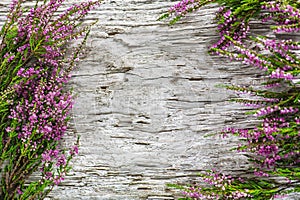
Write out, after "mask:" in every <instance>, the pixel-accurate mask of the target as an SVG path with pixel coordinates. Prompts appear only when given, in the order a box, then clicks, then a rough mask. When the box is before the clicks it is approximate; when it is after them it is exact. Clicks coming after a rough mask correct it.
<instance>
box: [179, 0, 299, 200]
mask: <svg viewBox="0 0 300 200" xmlns="http://www.w3.org/2000/svg"><path fill="white" fill-rule="evenodd" d="M201 2H202V3H203V2H204V1H201ZM198 3H200V2H198ZM218 3H220V4H221V6H222V7H221V8H220V10H219V11H218V12H217V14H216V20H217V23H218V32H219V34H220V38H219V41H218V42H217V43H216V44H214V45H213V46H212V48H211V50H210V51H211V53H215V54H218V55H221V56H225V57H227V58H229V59H230V60H237V61H240V62H241V63H243V64H246V65H247V66H249V67H256V68H259V69H261V70H262V72H263V73H265V76H264V77H263V78H264V80H265V82H263V83H262V84H261V85H256V86H253V87H251V86H248V85H244V86H236V85H228V86H224V87H225V88H227V89H229V90H232V91H234V92H235V93H237V94H238V97H237V98H234V99H233V101H236V102H239V103H243V104H246V105H247V106H248V107H250V108H251V109H252V110H251V111H250V112H248V113H250V114H252V115H253V116H254V117H256V118H257V122H258V123H257V124H256V126H254V127H252V128H246V129H241V128H234V127H229V128H225V129H224V130H223V131H221V135H222V137H227V136H228V135H229V134H232V135H234V136H238V137H240V138H241V143H240V144H238V145H237V147H236V148H235V150H237V152H244V153H243V154H245V153H247V157H248V159H249V161H250V162H251V163H252V167H251V168H250V169H249V171H250V172H251V173H252V176H247V177H244V178H245V179H244V181H240V182H238V181H236V179H235V180H231V179H230V178H228V177H227V176H225V175H220V174H219V173H215V172H210V173H209V174H205V173H204V174H202V175H201V176H202V177H205V178H204V179H203V180H202V181H203V182H204V183H207V184H208V185H209V186H208V187H207V186H204V185H201V186H199V185H198V186H193V187H188V188H185V193H184V194H185V196H186V197H187V198H186V199H189V198H194V199H272V198H275V197H279V196H282V194H283V196H284V194H286V193H289V192H299V191H300V186H299V181H300V176H299V171H300V165H299V164H300V159H299V156H300V146H299V141H300V126H299V124H300V119H299V114H300V112H299V107H300V100H299V99H300V95H299V82H297V81H296V80H297V79H298V76H299V72H300V70H299V65H300V58H299V55H298V53H297V50H299V48H300V45H299V44H300V43H299V41H296V39H297V38H296V39H295V38H294V40H291V39H287V40H286V39H280V38H275V39H274V38H269V37H268V36H262V35H254V34H253V33H251V35H252V36H248V31H249V30H250V29H249V20H250V19H252V18H256V19H260V20H262V23H264V22H266V21H268V22H269V23H275V24H274V25H271V27H270V28H271V29H272V30H273V31H274V32H275V33H281V34H284V33H287V34H286V37H289V36H290V34H291V32H299V31H300V28H299V23H300V22H299V19H300V10H299V7H300V3H299V2H296V1H293V0H291V1H289V0H288V1H284V2H282V1H276V2H274V1H265V2H264V1H243V2H241V4H237V3H236V1H234V0H224V1H218ZM248 110H249V108H248ZM270 176H276V177H285V178H286V179H287V181H286V182H285V183H283V184H282V183H280V182H278V181H276V179H275V180H274V179H268V178H267V177H270ZM226 177H227V178H226ZM262 177H263V178H262ZM229 180H230V181H229ZM222 191H227V193H223V192H222ZM233 192H237V195H236V196H234V195H233ZM230 195H231V196H230ZM243 195H244V196H243Z"/></svg>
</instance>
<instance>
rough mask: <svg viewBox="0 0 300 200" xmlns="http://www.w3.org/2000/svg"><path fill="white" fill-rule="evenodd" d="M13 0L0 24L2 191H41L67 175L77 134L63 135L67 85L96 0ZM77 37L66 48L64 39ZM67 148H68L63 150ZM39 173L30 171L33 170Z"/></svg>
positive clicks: (19, 195) (26, 195)
mask: <svg viewBox="0 0 300 200" xmlns="http://www.w3.org/2000/svg"><path fill="white" fill-rule="evenodd" d="M63 2H64V0H49V1H47V0H45V1H39V0H37V1H36V5H35V6H34V7H32V8H29V9H28V10H26V9H25V5H24V3H26V1H25V0H13V1H12V3H11V6H10V9H9V13H8V15H7V20H6V23H5V24H4V26H3V27H2V30H1V32H0V38H1V45H0V55H1V56H0V59H1V66H0V83H1V85H0V94H1V98H0V121H1V123H0V124H1V125H0V131H1V132H0V133H1V137H0V165H1V166H0V172H1V188H0V199H3V200H12V199H43V198H45V197H46V195H47V194H48V193H49V192H50V191H51V190H52V189H53V187H54V186H55V185H58V184H59V183H60V182H61V181H62V180H64V177H65V176H66V175H67V173H68V172H69V170H70V169H71V167H70V161H71V160H72V158H73V157H74V156H75V155H76V154H77V153H78V145H79V141H78V140H77V141H76V142H75V144H74V145H72V146H71V147H69V146H68V145H69V144H67V145H66V144H65V143H63V139H64V134H65V132H66V131H67V126H68V121H69V118H70V117H69V114H70V110H71V109H72V106H73V104H74V100H73V95H72V93H71V92H70V91H67V90H66V88H65V86H66V84H67V83H68V81H69V79H70V78H71V72H72V69H73V68H74V66H75V63H76V62H77V61H78V56H79V54H80V53H81V50H82V47H83V45H84V44H85V42H86V39H87V36H88V34H89V31H90V27H91V26H92V25H93V24H83V23H82V20H83V19H84V17H85V16H86V15H87V14H88V12H89V11H90V10H91V9H93V8H94V7H95V6H98V5H99V4H100V0H98V1H88V2H82V3H77V4H73V5H72V6H71V7H69V8H68V9H66V10H65V11H64V12H63V13H62V14H58V9H59V8H60V7H62V6H64V5H63ZM75 40H79V41H80V40H81V42H79V45H78V46H77V47H74V48H73V49H71V50H70V52H69V51H68V53H67V51H66V48H67V47H68V44H69V43H70V42H72V41H75ZM68 149H69V150H68ZM33 175H34V176H35V177H37V178H35V179H33V178H32V176H33Z"/></svg>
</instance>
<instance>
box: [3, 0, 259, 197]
mask: <svg viewBox="0 0 300 200" xmlns="http://www.w3.org/2000/svg"><path fill="white" fill-rule="evenodd" d="M8 2H9V1H8V0H2V3H0V5H2V6H1V7H0V19H1V23H2V24H3V20H4V18H5V17H4V16H5V15H6V11H5V9H6V6H7V3H8ZM70 2H72V1H70ZM73 2H75V0H74V1H73ZM174 3H175V2H170V1H165V0H123V1H122V0H110V1H109V0H108V1H105V3H104V4H103V5H102V6H101V7H100V8H98V9H97V10H95V11H93V12H92V13H91V15H89V16H88V17H87V21H89V20H94V19H99V22H98V24H97V25H96V26H95V27H94V28H93V30H92V32H91V37H90V39H89V40H88V44H87V48H86V57H85V58H84V61H83V62H82V63H81V64H80V66H79V68H78V70H76V71H75V72H74V75H73V78H72V81H71V85H72V87H73V88H74V91H75V93H76V94H77V99H76V104H75V107H74V110H73V114H72V115H73V121H72V124H71V130H70V131H75V132H77V133H78V134H80V135H81V147H80V155H79V156H78V157H77V158H76V160H75V161H74V170H73V172H72V176H70V177H67V178H66V180H65V182H63V183H62V185H61V186H59V187H56V188H55V190H54V191H53V192H52V193H51V194H50V196H49V199H61V200H69V199H91V200H92V199H97V200H98V199H99V200H108V199H111V200H125V199H128V200H135V199H148V200H155V199H166V200H168V199H176V197H178V193H176V192H175V191H173V190H169V189H167V188H166V186H165V184H166V183H174V182H185V181H192V180H197V176H196V175H197V172H199V171H203V170H207V169H212V168H216V169H220V170H223V171H226V170H227V171H228V170H233V171H237V172H240V171H243V170H244V169H245V166H246V162H245V158H244V157H243V155H238V154H236V153H233V152H230V151H229V149H230V148H231V147H233V146H234V145H235V144H236V141H237V139H235V138H230V139H226V140H224V139H221V138H219V137H204V136H205V135H206V134H209V133H213V132H216V131H219V130H221V129H222V128H224V127H227V126H232V125H234V126H244V125H245V124H247V125H249V119H246V118H245V117H244V115H243V114H242V111H243V107H241V106H239V105H235V104H232V103H228V102H226V100H228V98H229V97H230V95H231V94H229V93H228V92H227V91H225V90H223V89H220V88H216V87H215V85H217V84H224V83H235V84H245V83H257V82H258V81H259V76H258V75H257V73H258V72H259V71H258V70H255V69H253V68H250V67H247V66H244V65H238V64H237V63H229V62H227V60H225V59H221V58H219V57H214V56H210V55H208V53H207V50H208V47H209V46H210V45H211V44H212V42H213V41H215V40H216V38H217V34H216V33H215V24H213V21H212V20H213V14H214V12H215V11H216V9H217V8H216V7H215V6H209V7H205V8H203V9H201V10H200V11H198V12H197V13H196V14H193V15H189V17H187V18H185V19H183V20H182V21H180V22H179V23H178V24H177V25H175V26H169V25H168V24H167V22H158V21H156V19H157V18H158V17H159V16H160V15H161V14H162V13H163V12H164V11H166V10H167V9H168V7H169V6H171V5H173V4H174ZM258 29H259V28H258Z"/></svg>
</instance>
